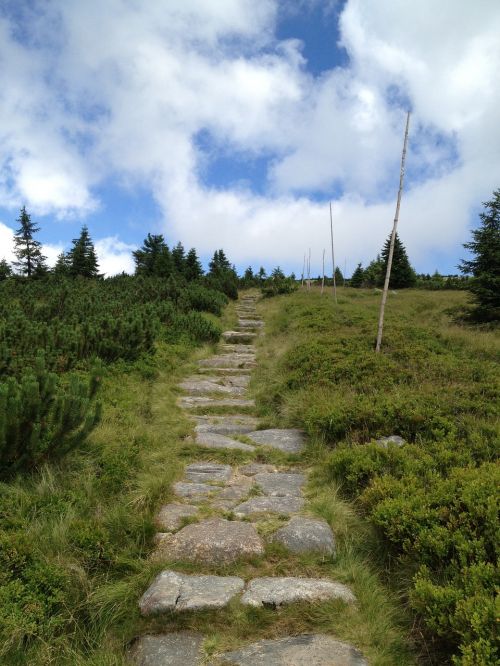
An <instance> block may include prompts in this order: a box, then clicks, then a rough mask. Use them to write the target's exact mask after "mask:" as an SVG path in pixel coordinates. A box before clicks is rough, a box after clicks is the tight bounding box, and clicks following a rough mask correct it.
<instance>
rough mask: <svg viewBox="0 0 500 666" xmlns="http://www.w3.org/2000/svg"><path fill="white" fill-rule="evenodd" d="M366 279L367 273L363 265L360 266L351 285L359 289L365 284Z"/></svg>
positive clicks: (352, 277)
mask: <svg viewBox="0 0 500 666" xmlns="http://www.w3.org/2000/svg"><path fill="white" fill-rule="evenodd" d="M364 279H365V272H364V270H363V267H362V266H361V264H358V266H357V268H356V270H355V271H354V273H353V274H352V276H351V279H350V282H349V284H350V286H351V287H356V288H359V287H361V285H362V284H363V280H364Z"/></svg>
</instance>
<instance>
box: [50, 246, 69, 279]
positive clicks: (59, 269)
mask: <svg viewBox="0 0 500 666" xmlns="http://www.w3.org/2000/svg"><path fill="white" fill-rule="evenodd" d="M52 273H53V274H54V275H57V276H58V277H67V276H68V275H69V274H70V261H69V257H68V255H67V254H66V253H65V252H61V254H59V255H58V257H57V261H56V263H55V265H54V268H53V269H52Z"/></svg>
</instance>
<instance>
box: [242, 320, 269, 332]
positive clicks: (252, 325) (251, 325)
mask: <svg viewBox="0 0 500 666" xmlns="http://www.w3.org/2000/svg"><path fill="white" fill-rule="evenodd" d="M263 326H264V322H263V321H262V320H261V319H238V327H239V328H243V329H247V328H248V329H250V330H255V329H258V328H262V327H263Z"/></svg>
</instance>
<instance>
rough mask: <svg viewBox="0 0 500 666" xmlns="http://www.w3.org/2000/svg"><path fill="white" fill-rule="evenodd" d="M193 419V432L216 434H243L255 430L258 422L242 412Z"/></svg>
mask: <svg viewBox="0 0 500 666" xmlns="http://www.w3.org/2000/svg"><path fill="white" fill-rule="evenodd" d="M195 419H196V421H197V423H198V425H197V426H196V427H195V432H197V433H198V432H211V433H215V434H217V435H244V434H245V433H247V432H252V430H255V428H256V427H257V425H258V422H259V421H258V419H256V418H254V417H252V416H244V415H243V414H242V415H239V416H238V415H236V416H221V417H214V418H210V417H208V416H200V417H195ZM263 471H264V470H263Z"/></svg>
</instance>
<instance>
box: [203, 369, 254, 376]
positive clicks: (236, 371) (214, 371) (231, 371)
mask: <svg viewBox="0 0 500 666" xmlns="http://www.w3.org/2000/svg"><path fill="white" fill-rule="evenodd" d="M198 372H199V373H200V374H201V375H205V376H206V375H209V374H210V375H219V376H220V375H222V376H225V377H227V376H228V375H233V376H235V375H239V376H241V375H250V372H251V370H250V368H198Z"/></svg>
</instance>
